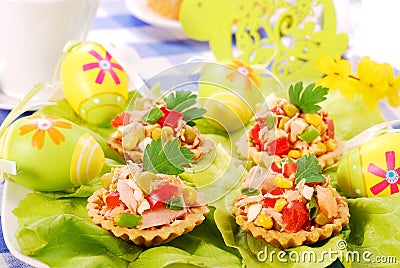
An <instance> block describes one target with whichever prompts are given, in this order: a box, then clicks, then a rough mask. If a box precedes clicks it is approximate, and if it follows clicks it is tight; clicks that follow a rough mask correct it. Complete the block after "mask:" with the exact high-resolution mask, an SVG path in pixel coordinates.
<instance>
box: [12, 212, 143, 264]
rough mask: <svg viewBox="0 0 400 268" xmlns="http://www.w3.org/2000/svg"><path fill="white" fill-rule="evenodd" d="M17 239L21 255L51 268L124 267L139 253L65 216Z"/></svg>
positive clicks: (32, 226)
mask: <svg viewBox="0 0 400 268" xmlns="http://www.w3.org/2000/svg"><path fill="white" fill-rule="evenodd" d="M16 235H17V239H18V243H19V245H20V248H21V251H22V253H24V254H26V255H30V256H33V257H35V258H36V259H38V260H40V261H42V262H44V263H46V264H48V265H49V266H51V267H127V265H128V264H129V262H131V261H133V260H135V259H136V258H137V257H138V255H139V254H140V252H141V251H142V249H141V248H139V247H137V246H134V245H131V244H128V243H125V242H124V241H122V240H120V239H115V237H114V236H112V235H111V234H110V233H109V232H107V231H106V230H104V229H102V228H101V227H98V226H96V225H94V224H92V223H90V222H88V221H85V220H83V219H82V218H80V217H77V216H74V215H68V214H64V215H55V216H50V217H45V218H43V219H40V220H38V221H35V222H34V223H32V224H30V225H26V226H24V227H22V228H21V229H19V231H18V232H17V234H16ZM75 258H77V259H75Z"/></svg>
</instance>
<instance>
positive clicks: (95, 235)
mask: <svg viewBox="0 0 400 268" xmlns="http://www.w3.org/2000/svg"><path fill="white" fill-rule="evenodd" d="M328 103H329V102H328ZM354 105H355V106H357V105H358V104H357V103H355V104H354ZM328 109H329V111H330V110H331V109H332V110H335V109H336V111H339V110H340V109H339V108H337V105H336V107H335V105H332V107H329V108H328ZM38 113H40V114H48V115H57V116H61V117H64V118H66V119H68V120H70V121H72V122H75V123H77V124H79V125H81V126H82V127H84V128H86V129H87V130H88V132H89V133H90V134H92V135H93V136H94V137H95V138H96V139H97V141H98V142H99V143H100V144H101V146H102V148H103V150H104V152H105V155H106V157H107V158H108V159H110V160H107V161H106V163H105V166H104V169H103V173H105V172H109V170H110V168H111V167H112V166H117V165H122V164H123V159H122V158H121V157H120V156H119V155H118V154H116V153H115V152H114V151H113V150H112V149H110V148H108V146H107V145H106V143H105V141H106V139H107V137H108V136H109V135H110V134H111V133H112V132H113V131H114V130H113V128H111V127H110V128H98V127H94V126H91V125H88V124H86V123H85V122H83V121H82V120H81V119H80V118H79V117H78V116H77V115H75V114H74V112H73V111H72V109H71V108H70V106H69V105H68V103H67V102H66V101H64V100H62V101H60V102H59V105H58V106H51V107H44V108H42V109H41V110H40V111H38ZM347 118H348V114H347ZM357 118H358V117H357V115H356V116H355V119H354V120H352V122H349V121H347V122H346V123H345V124H348V126H350V125H351V126H352V127H351V128H347V129H351V131H354V132H353V135H354V134H357V133H356V132H359V130H360V129H362V128H363V127H362V125H361V124H363V123H365V122H363V120H358V119H357ZM373 120H376V121H377V122H378V121H379V120H381V117H380V115H376V116H374V119H373ZM198 127H199V128H200V130H201V131H202V132H203V133H210V135H208V137H209V138H211V139H213V140H214V141H215V142H216V143H218V144H219V145H217V147H216V148H217V150H216V157H215V159H214V160H213V162H212V164H211V166H210V167H209V168H208V169H206V170H205V171H202V172H200V174H196V175H190V174H186V175H184V176H183V177H184V179H186V180H188V181H190V182H191V183H193V184H194V185H196V186H204V187H200V188H201V191H204V192H205V193H206V195H208V196H207V197H208V198H209V200H210V198H211V199H213V200H214V199H215V200H216V201H215V202H213V203H212V204H210V213H209V214H208V216H207V217H206V220H205V221H204V222H203V223H202V224H201V225H199V226H197V227H196V228H195V229H194V230H193V231H192V232H190V233H187V234H185V235H182V236H180V237H178V238H176V239H174V240H173V241H171V242H169V243H167V244H165V245H162V246H158V247H153V248H141V247H138V246H135V245H133V244H130V243H127V242H124V241H123V240H121V239H119V238H116V237H114V236H113V235H112V234H111V233H109V232H107V231H105V230H103V229H102V228H101V227H98V226H96V225H94V224H93V223H92V221H91V219H90V218H89V216H88V215H87V210H86V204H87V198H88V197H89V196H90V195H91V194H92V193H93V192H94V191H95V190H97V189H99V188H101V183H100V178H96V179H94V180H93V181H92V182H91V184H89V185H83V186H81V187H80V188H78V189H76V191H75V192H74V193H64V192H55V193H43V192H35V193H30V194H28V195H27V196H26V197H25V199H23V200H22V201H21V202H20V204H19V206H18V207H17V208H15V209H14V210H13V213H14V214H15V215H16V216H17V218H18V223H19V225H20V229H19V231H18V232H17V234H16V236H17V239H18V242H19V245H20V247H21V251H22V253H23V254H25V255H29V256H31V257H33V258H36V259H38V260H40V261H42V262H44V263H46V264H48V265H49V266H51V267H242V266H246V267H309V266H310V262H311V263H312V266H313V267H327V266H330V267H365V266H367V265H371V266H373V267H377V266H379V265H377V263H373V264H372V263H368V262H367V261H368V259H370V260H375V259H374V258H375V257H377V256H396V257H397V261H398V262H399V261H400V256H399V253H398V252H400V232H398V228H397V226H398V224H399V223H400V207H399V206H398V204H399V203H400V194H395V195H393V196H390V197H380V198H357V199H348V203H349V207H350V214H351V219H350V224H349V226H347V227H346V228H345V229H344V230H343V231H342V232H341V233H339V234H337V235H335V236H333V237H331V238H330V239H327V240H325V241H321V242H319V243H316V244H315V245H312V246H301V247H297V248H293V249H288V250H285V251H283V250H280V249H278V248H274V247H272V246H270V245H267V244H264V243H262V242H261V241H259V240H257V239H255V238H254V237H252V236H251V235H250V234H248V233H245V232H243V231H242V230H241V228H240V226H239V225H237V224H236V223H235V219H234V217H233V216H232V213H231V209H232V203H233V200H234V199H235V197H236V196H237V195H238V194H239V192H240V190H239V187H240V182H238V181H236V182H235V181H232V179H231V178H232V177H233V176H230V174H232V173H235V172H238V170H240V169H241V171H242V172H245V168H244V167H243V165H242V163H241V162H240V161H239V160H236V159H233V161H230V156H229V153H228V150H227V147H229V146H228V145H229V142H228V139H227V138H226V137H224V136H223V134H224V133H221V132H219V133H215V132H213V131H214V130H213V128H210V127H209V126H208V125H207V124H206V123H205V122H204V121H199V122H198ZM339 127H340V126H339ZM367 127H368V126H367ZM364 128H365V127H364ZM220 134H222V135H220ZM343 135H344V136H346V138H348V137H349V136H350V135H351V133H350V132H346V133H343ZM221 170H224V174H223V175H222V176H221V174H220V173H221ZM216 175H217V176H219V177H220V179H219V180H218V181H217V182H215V183H214V182H212V179H213V178H215V177H216ZM330 176H331V177H332V182H333V184H334V182H335V172H334V169H333V170H332V169H330ZM205 185H206V186H205ZM221 191H224V192H229V194H227V195H226V196H225V197H224V198H220V199H218V198H217V197H218V194H219V193H220V192H221ZM213 195H215V198H214V196H213ZM344 241H345V244H344ZM343 245H344V247H342V246H343ZM339 246H341V247H340V248H339ZM332 251H335V252H338V254H337V255H331V256H334V258H332V257H330V255H328V254H327V253H329V252H332ZM366 251H368V252H369V253H370V254H368V259H367V260H366V259H365V258H363V253H364V252H366ZM272 252H273V253H272ZM304 252H305V253H306V254H304ZM310 252H311V253H312V254H311V257H309V256H310ZM307 254H308V255H307ZM357 255H358V256H359V259H357V258H356V257H357ZM278 256H279V258H278ZM303 256H305V257H306V259H305V260H306V261H304V259H302V257H303ZM313 256H315V257H316V258H314V259H313ZM349 256H350V257H349ZM352 256H355V257H354V258H352ZM307 258H311V259H307ZM302 260H303V261H302ZM307 260H309V261H307ZM351 260H353V262H352V261H351ZM394 265H396V264H394ZM397 265H398V264H397ZM383 266H384V267H388V266H389V265H388V264H387V263H384V264H382V267H383Z"/></svg>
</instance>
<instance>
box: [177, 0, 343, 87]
mask: <svg viewBox="0 0 400 268" xmlns="http://www.w3.org/2000/svg"><path fill="white" fill-rule="evenodd" d="M288 2H293V3H288ZM318 10H319V11H321V12H316V11H318ZM318 14H321V16H322V17H321V18H318ZM180 21H181V23H182V27H183V30H184V32H185V33H186V34H187V35H188V36H189V37H191V38H193V39H196V40H200V41H208V42H209V44H210V48H211V50H212V51H213V53H214V55H215V57H216V58H217V60H231V59H233V58H237V59H239V60H241V61H242V62H244V63H246V64H249V65H255V64H264V65H269V68H271V71H272V72H273V73H274V74H276V75H277V76H278V77H279V78H281V79H283V80H286V79H289V80H290V79H294V78H306V77H307V78H312V77H320V76H321V75H322V73H321V72H320V71H319V70H318V69H317V64H316V61H317V59H318V57H319V56H321V55H329V56H332V57H336V56H340V55H342V54H343V52H344V51H345V50H346V48H347V44H348V36H347V35H346V34H337V33H336V13H335V8H334V5H333V3H332V1H331V0H320V1H317V0H297V1H295V0H293V1H283V0H218V1H216V0H185V1H183V3H182V6H181V10H180ZM233 32H234V33H235V34H234V35H232V33H233ZM233 36H234V37H235V38H233Z"/></svg>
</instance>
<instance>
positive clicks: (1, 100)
mask: <svg viewBox="0 0 400 268" xmlns="http://www.w3.org/2000/svg"><path fill="white" fill-rule="evenodd" d="M46 99H48V98H43V99H40V98H38V99H35V100H34V101H32V102H30V103H29V104H33V103H39V102H45V101H47V100H46ZM20 101H21V100H20V99H16V98H13V97H10V96H7V95H5V94H4V93H3V92H1V90H0V109H4V110H11V109H12V108H14V107H15V106H16V105H17V104H18V103H19V102H20Z"/></svg>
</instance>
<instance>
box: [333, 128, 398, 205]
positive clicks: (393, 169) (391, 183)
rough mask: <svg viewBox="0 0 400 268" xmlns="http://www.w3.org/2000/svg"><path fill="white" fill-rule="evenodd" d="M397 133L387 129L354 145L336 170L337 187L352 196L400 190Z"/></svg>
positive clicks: (369, 195)
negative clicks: (362, 142) (384, 132)
mask: <svg viewBox="0 0 400 268" xmlns="http://www.w3.org/2000/svg"><path fill="white" fill-rule="evenodd" d="M399 174H400V133H387V134H383V135H381V136H378V137H375V138H373V139H371V140H369V141H368V142H366V143H364V144H361V145H359V146H356V147H353V148H351V149H350V150H349V152H348V153H347V154H346V155H345V156H344V157H343V158H342V160H341V161H340V163H339V167H338V170H337V181H338V186H339V187H340V189H341V190H342V191H343V192H344V193H345V194H346V195H348V196H351V197H372V196H389V195H392V194H395V193H398V192H399V184H400V180H399Z"/></svg>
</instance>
